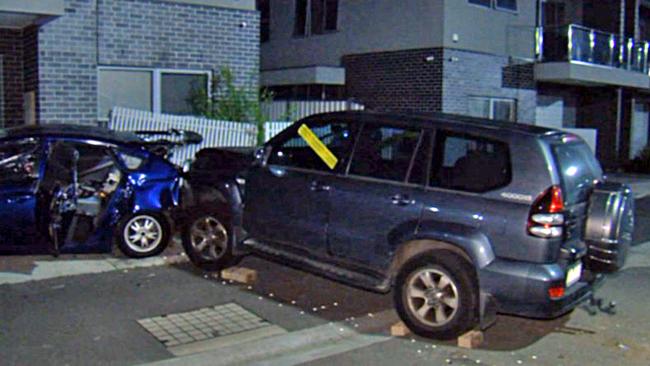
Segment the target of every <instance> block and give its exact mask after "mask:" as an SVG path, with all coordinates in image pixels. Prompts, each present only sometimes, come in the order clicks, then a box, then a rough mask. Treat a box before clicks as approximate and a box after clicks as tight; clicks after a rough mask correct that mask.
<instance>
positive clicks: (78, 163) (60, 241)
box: [41, 140, 125, 253]
mask: <svg viewBox="0 0 650 366" xmlns="http://www.w3.org/2000/svg"><path fill="white" fill-rule="evenodd" d="M123 177H124V175H123V174H122V170H121V166H120V165H119V164H118V163H117V158H116V156H115V153H114V146H112V145H110V144H105V143H102V142H99V141H79V140H60V141H58V142H56V143H54V144H53V145H52V148H51V154H50V159H49V162H48V165H47V167H46V169H45V174H44V179H43V182H42V185H41V186H42V191H43V195H42V197H43V199H44V203H45V204H47V207H48V210H49V216H47V215H46V218H47V221H48V231H49V233H50V238H51V240H52V245H53V248H54V251H55V253H57V252H59V251H61V252H65V253H76V252H103V251H106V250H107V249H108V248H110V244H111V238H112V233H113V229H114V228H113V227H112V225H114V222H113V221H112V220H113V219H114V217H112V216H114V215H115V214H118V213H119V211H120V207H121V206H120V204H121V203H122V202H121V201H123V198H124V197H125V196H124V195H120V196H116V194H115V193H116V192H117V191H118V190H119V189H120V187H121V186H122V183H123ZM111 213H112V214H113V215H111Z"/></svg>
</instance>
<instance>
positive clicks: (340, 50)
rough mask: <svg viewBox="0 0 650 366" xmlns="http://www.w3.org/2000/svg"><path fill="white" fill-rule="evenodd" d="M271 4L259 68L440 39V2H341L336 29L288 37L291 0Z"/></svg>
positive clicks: (337, 59) (323, 61) (329, 60)
mask: <svg viewBox="0 0 650 366" xmlns="http://www.w3.org/2000/svg"><path fill="white" fill-rule="evenodd" d="M455 1H463V0H455ZM271 6H272V8H271V39H270V41H269V42H266V43H264V44H263V45H262V70H273V69H278V68H289V67H298V66H313V65H326V66H338V65H340V63H341V57H342V56H343V55H347V54H359V53H368V52H383V51H391V50H404V49H416V48H430V47H435V46H436V45H438V46H439V45H440V44H441V43H442V34H443V28H442V27H443V24H442V17H443V0H408V1H396V0H341V1H340V3H339V30H338V31H337V32H334V33H330V34H324V35H315V36H311V37H294V36H293V26H294V1H293V0H276V1H272V2H271Z"/></svg>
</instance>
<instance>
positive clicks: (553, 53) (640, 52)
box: [535, 24, 649, 74]
mask: <svg viewBox="0 0 650 366" xmlns="http://www.w3.org/2000/svg"><path fill="white" fill-rule="evenodd" d="M536 33H537V34H536V39H537V42H536V44H537V45H536V52H535V53H536V54H537V59H538V61H541V62H557V61H569V62H572V61H573V62H584V63H588V64H595V65H603V66H610V67H615V68H619V69H625V70H630V71H635V72H642V73H645V74H648V51H649V44H648V42H645V41H638V40H634V39H632V38H622V37H620V36H618V35H616V34H612V33H606V32H601V31H598V30H595V29H590V28H586V27H583V26H580V25H576V24H570V25H566V26H563V27H543V28H538V29H537V32H536Z"/></svg>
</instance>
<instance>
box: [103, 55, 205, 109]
mask: <svg viewBox="0 0 650 366" xmlns="http://www.w3.org/2000/svg"><path fill="white" fill-rule="evenodd" d="M209 82H210V72H209V71H195V70H161V69H136V68H104V67H101V68H99V75H98V78H97V84H98V85H97V92H98V98H97V99H98V109H97V116H98V118H99V119H100V120H106V119H107V118H108V115H109V113H110V111H111V109H113V108H114V107H118V106H119V107H125V108H133V109H140V110H145V111H151V112H154V113H169V114H181V115H187V114H192V104H191V100H190V96H191V94H192V91H193V90H196V89H200V88H204V89H207V88H208V86H209Z"/></svg>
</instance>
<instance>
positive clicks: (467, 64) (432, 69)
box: [343, 48, 537, 123]
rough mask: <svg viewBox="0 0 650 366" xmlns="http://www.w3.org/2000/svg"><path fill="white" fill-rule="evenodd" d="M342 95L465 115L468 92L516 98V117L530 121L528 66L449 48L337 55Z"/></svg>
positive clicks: (372, 103)
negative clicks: (343, 72) (342, 75)
mask: <svg viewBox="0 0 650 366" xmlns="http://www.w3.org/2000/svg"><path fill="white" fill-rule="evenodd" d="M343 65H344V66H345V69H346V76H345V77H346V88H347V94H348V97H350V98H352V99H354V100H357V101H359V102H361V103H363V104H364V105H366V106H367V107H369V108H373V109H384V110H394V111H402V112H411V111H416V112H435V111H442V112H446V113H455V114H467V113H468V100H469V97H471V96H489V97H498V98H510V99H516V100H517V121H520V122H530V123H532V122H534V121H535V106H536V102H537V99H536V96H537V92H536V91H535V81H534V76H533V68H532V67H531V65H510V64H509V60H508V58H507V57H502V56H493V55H488V54H482V53H476V52H468V51H459V50H454V49H442V48H434V49H417V50H405V51H396V52H379V53H368V54H359V55H348V56H345V57H343Z"/></svg>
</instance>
